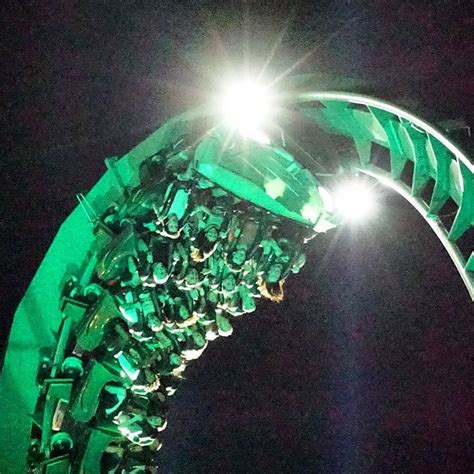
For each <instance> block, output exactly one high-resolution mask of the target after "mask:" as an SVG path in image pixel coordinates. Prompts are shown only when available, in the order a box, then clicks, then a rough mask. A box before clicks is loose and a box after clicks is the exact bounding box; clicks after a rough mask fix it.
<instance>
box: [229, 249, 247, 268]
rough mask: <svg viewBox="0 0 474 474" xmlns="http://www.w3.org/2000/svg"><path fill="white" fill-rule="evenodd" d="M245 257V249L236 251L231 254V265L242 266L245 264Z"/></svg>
mask: <svg viewBox="0 0 474 474" xmlns="http://www.w3.org/2000/svg"><path fill="white" fill-rule="evenodd" d="M246 257H247V254H246V252H245V249H237V250H236V251H235V252H234V253H233V254H232V263H234V264H235V265H242V264H243V263H244V262H245V259H246Z"/></svg>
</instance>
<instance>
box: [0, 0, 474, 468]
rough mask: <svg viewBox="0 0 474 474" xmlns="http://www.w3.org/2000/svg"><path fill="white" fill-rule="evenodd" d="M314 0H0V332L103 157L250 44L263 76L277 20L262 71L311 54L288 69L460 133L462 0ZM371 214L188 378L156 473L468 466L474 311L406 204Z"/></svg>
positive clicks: (316, 255)
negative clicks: (322, 77) (455, 125)
mask: <svg viewBox="0 0 474 474" xmlns="http://www.w3.org/2000/svg"><path fill="white" fill-rule="evenodd" d="M312 3H314V4H311V3H309V2H308V3H303V2H299V3H297V4H296V3H295V2H291V3H286V4H285V3H284V2H277V1H274V2H263V3H262V2H253V1H249V2H248V3H247V6H246V7H245V6H244V4H242V3H240V2H222V3H219V2H210V1H207V2H183V1H181V2H172V1H168V0H166V1H148V2H146V1H145V2H125V1H124V2H116V1H115V2H114V1H110V2H73V1H70V2H58V1H54V0H50V1H44V2H27V1H23V2H15V3H13V2H10V3H9V2H6V3H3V4H2V7H0V8H1V9H2V12H1V13H2V15H1V18H2V22H3V25H2V27H1V31H2V34H3V38H2V41H1V42H0V51H1V56H0V58H1V59H0V61H1V72H2V80H1V84H2V92H3V94H2V95H3V96H4V97H3V100H2V102H3V106H2V109H3V112H2V114H1V123H0V125H1V129H2V139H3V140H2V148H1V151H0V153H1V166H2V171H1V176H2V178H3V179H2V183H3V184H2V193H3V198H2V203H3V204H2V214H3V215H2V217H1V227H2V245H1V247H0V248H1V263H2V270H3V271H2V272H1V298H2V326H1V327H2V333H3V336H4V337H2V341H3V340H4V339H5V338H6V333H7V331H8V327H9V324H10V322H11V318H12V315H13V312H14V309H15V307H16V305H17V304H18V303H19V301H20V299H21V296H22V294H23V293H24V292H25V290H26V288H27V285H28V284H29V281H30V280H31V278H32V276H33V274H34V272H35V270H36V268H37V267H38V265H39V263H40V262H41V259H42V256H43V255H44V253H45V252H46V250H47V248H48V247H49V245H50V243H51V241H52V239H53V237H54V235H55V233H56V232H57V230H58V228H59V226H60V224H61V222H62V221H63V220H64V219H65V218H66V216H67V215H68V214H69V213H70V212H71V211H72V209H73V208H74V206H75V197H74V196H75V193H76V192H78V191H85V190H87V189H88V188H90V187H91V186H92V185H93V184H94V183H95V182H96V181H97V179H98V177H99V176H100V175H101V174H102V173H103V171H104V164H103V158H105V157H107V156H112V155H121V154H123V153H124V152H126V151H127V150H128V149H129V148H131V147H132V146H133V145H134V144H136V143H137V142H139V141H140V140H141V139H143V138H144V137H145V136H147V135H148V134H149V133H150V132H151V131H152V130H154V129H155V128H156V126H157V125H158V124H159V123H160V122H161V121H163V120H164V119H166V118H167V117H169V116H170V115H172V114H174V113H176V112H179V111H183V110H185V109H187V108H189V107H191V106H193V105H195V104H197V103H199V102H200V101H203V100H205V98H206V94H208V93H209V91H212V89H213V87H214V86H215V81H218V78H219V74H220V73H222V71H223V70H225V71H227V70H229V67H230V66H229V65H231V66H234V67H235V68H236V69H238V67H239V66H240V65H241V64H242V51H245V49H246V44H248V49H249V51H250V57H251V61H250V62H251V63H252V64H255V65H256V66H257V67H258V65H259V64H262V62H263V61H264V60H265V58H266V57H267V56H268V54H269V52H270V50H271V48H272V45H273V44H274V43H275V41H276V38H277V37H278V34H279V32H280V31H282V30H283V29H284V28H285V27H286V28H287V29H286V33H285V34H284V35H283V40H282V42H281V44H280V46H279V47H278V48H277V51H276V54H275V56H274V59H273V61H272V62H271V64H270V68H269V70H270V72H272V73H275V74H277V73H279V72H281V71H282V70H284V69H286V68H287V67H289V66H290V65H291V64H292V63H294V62H295V61H297V60H298V59H299V58H300V57H302V55H304V54H305V53H306V52H308V51H310V50H312V49H313V48H314V54H313V55H312V56H311V57H309V58H308V60H307V61H306V62H305V63H303V64H302V65H301V66H300V67H299V69H298V70H297V72H307V71H321V72H324V73H327V74H331V75H345V76H350V77H352V78H353V79H355V80H357V81H358V82H359V83H362V84H364V88H365V89H370V90H377V91H378V92H379V95H380V94H381V95H383V96H384V97H389V98H390V97H392V98H394V99H396V97H402V98H403V102H404V103H412V104H414V103H416V102H419V108H420V110H421V109H422V110H424V111H425V112H426V113H427V114H428V116H429V117H430V118H455V117H464V118H466V119H467V120H468V121H471V123H472V120H471V119H472V110H473V108H472V105H473V91H474V87H473V82H472V81H473V79H472V78H473V74H472V73H473V70H472V63H473V60H472V58H473V46H472V30H473V27H474V17H473V16H472V15H471V16H469V9H468V8H467V7H468V5H469V4H470V2H461V1H455V0H452V1H434V2H428V1H424V2H408V1H407V2H402V1H399V0H392V1H379V0H376V1H375V0H374V1H371V2H369V1H366V2H364V1H349V0H348V1H335V2H327V1H325V2H316V1H315V2H312ZM294 5H296V6H294ZM325 85H326V86H327V84H325ZM468 114H471V115H470V116H469V115H468ZM381 207H382V208H383V212H381V214H380V215H379V217H378V218H377V219H374V220H373V221H371V222H369V223H368V224H367V225H366V226H361V227H359V228H358V229H357V230H351V229H348V228H344V229H343V230H342V231H341V232H340V233H339V234H338V238H335V234H330V235H327V236H324V237H323V238H321V239H318V240H315V241H313V242H312V243H311V244H312V245H310V250H309V254H310V258H309V261H308V263H307V265H306V267H305V268H304V270H303V271H302V273H301V274H300V275H298V276H296V277H295V278H293V280H292V281H291V282H289V284H288V292H287V293H288V297H287V300H286V301H285V302H284V303H282V304H281V305H279V306H278V305H271V304H264V305H262V306H263V307H262V308H260V310H259V312H258V313H257V314H254V315H250V316H247V317H244V318H242V319H238V320H237V321H236V322H235V331H234V335H233V336H232V337H231V338H229V339H227V340H224V339H220V340H218V341H216V342H215V343H214V344H212V345H211V346H210V347H209V349H208V351H207V352H206V354H205V355H204V356H203V357H202V358H201V359H200V360H198V361H197V362H195V363H194V364H193V365H192V366H191V367H190V368H189V369H188V371H187V373H186V375H187V380H186V381H185V382H184V384H183V385H182V387H181V389H180V391H179V392H178V393H177V395H176V396H175V398H174V400H173V404H172V413H171V416H170V421H169V428H168V429H167V430H166V431H165V433H164V436H163V441H164V443H165V444H164V447H163V449H162V451H161V452H160V455H161V465H162V467H163V471H164V472H174V473H181V472H182V473H190V472H193V473H194V472H395V471H396V472H472V470H473V467H474V453H473V449H472V446H471V445H470V441H472V436H471V437H470V436H469V431H470V430H471V431H472V430H473V427H474V406H473V401H472V384H471V383H470V382H472V380H473V377H472V375H473V374H472V369H471V367H470V363H472V356H473V353H472V329H471V328H472V321H471V320H472V305H471V303H470V300H469V297H468V294H467V292H466V290H465V289H464V288H463V285H462V282H461V279H460V277H459V276H458V275H457V273H456V271H455V269H454V266H453V265H452V264H451V261H450V260H449V258H448V256H447V254H446V253H445V252H444V250H443V248H442V246H441V244H440V243H439V242H438V241H437V240H436V238H435V236H434V234H432V233H431V231H430V230H429V227H428V225H427V224H425V223H424V222H423V221H422V219H421V218H419V217H418V215H417V214H416V212H415V211H414V210H412V209H411V208H409V207H408V204H406V203H405V202H403V201H402V200H401V199H400V198H398V197H397V196H393V195H392V194H390V193H384V194H383V195H382V196H381Z"/></svg>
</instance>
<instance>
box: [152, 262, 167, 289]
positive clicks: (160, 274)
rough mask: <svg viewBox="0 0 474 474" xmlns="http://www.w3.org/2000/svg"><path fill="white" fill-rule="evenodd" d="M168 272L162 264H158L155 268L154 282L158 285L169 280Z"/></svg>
mask: <svg viewBox="0 0 474 474" xmlns="http://www.w3.org/2000/svg"><path fill="white" fill-rule="evenodd" d="M168 277H169V275H168V270H167V268H166V267H165V265H164V264H163V263H162V262H158V263H156V264H155V265H154V267H153V280H154V281H155V283H157V284H163V283H165V282H166V281H167V280H168Z"/></svg>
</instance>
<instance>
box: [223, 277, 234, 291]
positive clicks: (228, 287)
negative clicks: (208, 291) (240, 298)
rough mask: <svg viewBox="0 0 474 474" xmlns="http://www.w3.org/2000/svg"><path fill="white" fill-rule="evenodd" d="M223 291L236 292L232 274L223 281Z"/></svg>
mask: <svg viewBox="0 0 474 474" xmlns="http://www.w3.org/2000/svg"><path fill="white" fill-rule="evenodd" d="M222 289H223V290H224V291H227V292H231V291H234V290H235V277H234V275H232V274H230V275H227V276H226V277H225V278H224V279H223V280H222Z"/></svg>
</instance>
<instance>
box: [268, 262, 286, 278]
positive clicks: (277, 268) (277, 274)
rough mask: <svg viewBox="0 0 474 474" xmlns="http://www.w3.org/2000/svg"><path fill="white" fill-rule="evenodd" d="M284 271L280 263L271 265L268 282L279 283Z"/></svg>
mask: <svg viewBox="0 0 474 474" xmlns="http://www.w3.org/2000/svg"><path fill="white" fill-rule="evenodd" d="M282 270H283V268H282V266H281V265H280V264H279V263H273V264H272V265H270V268H269V269H268V272H267V277H266V280H267V281H268V282H269V283H276V282H278V281H279V280H280V278H281V273H282Z"/></svg>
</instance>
